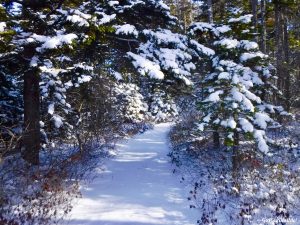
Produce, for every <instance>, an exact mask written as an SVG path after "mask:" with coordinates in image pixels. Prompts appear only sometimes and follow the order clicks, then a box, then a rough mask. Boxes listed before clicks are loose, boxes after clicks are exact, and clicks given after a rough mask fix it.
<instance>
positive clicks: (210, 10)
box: [207, 0, 214, 23]
mask: <svg viewBox="0 0 300 225" xmlns="http://www.w3.org/2000/svg"><path fill="white" fill-rule="evenodd" d="M207 14H208V22H209V23H213V22H214V17H213V15H214V14H213V6H212V0H207Z"/></svg>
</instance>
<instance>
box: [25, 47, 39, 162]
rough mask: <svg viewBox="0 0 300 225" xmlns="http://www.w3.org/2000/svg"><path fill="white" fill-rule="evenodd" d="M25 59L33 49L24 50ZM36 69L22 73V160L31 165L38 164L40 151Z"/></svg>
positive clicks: (32, 52)
mask: <svg viewBox="0 0 300 225" xmlns="http://www.w3.org/2000/svg"><path fill="white" fill-rule="evenodd" d="M24 53H25V54H24V55H25V57H26V58H32V56H33V54H34V48H32V47H26V48H25V49H24ZM39 80H40V79H39V75H38V70H37V68H30V67H29V68H28V69H27V70H26V71H25V73H24V93H23V100H24V134H23V144H24V149H23V151H22V156H23V158H24V159H25V160H26V161H28V162H29V163H31V164H33V165H38V164H39V150H40V92H39Z"/></svg>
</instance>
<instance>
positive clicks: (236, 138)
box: [232, 131, 240, 180]
mask: <svg viewBox="0 0 300 225" xmlns="http://www.w3.org/2000/svg"><path fill="white" fill-rule="evenodd" d="M233 138H234V143H233V152H232V178H233V179H234V180H236V179H237V178H238V172H239V158H240V157H239V133H238V132H237V131H235V132H234V136H233Z"/></svg>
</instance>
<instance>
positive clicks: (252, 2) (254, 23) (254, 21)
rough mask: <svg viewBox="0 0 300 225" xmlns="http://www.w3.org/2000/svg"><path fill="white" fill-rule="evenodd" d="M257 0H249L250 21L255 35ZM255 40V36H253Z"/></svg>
mask: <svg viewBox="0 0 300 225" xmlns="http://www.w3.org/2000/svg"><path fill="white" fill-rule="evenodd" d="M257 4H258V3H257V0H251V8H252V15H253V17H252V21H253V26H254V32H255V35H256V34H257ZM255 40H256V41H257V37H256V36H255Z"/></svg>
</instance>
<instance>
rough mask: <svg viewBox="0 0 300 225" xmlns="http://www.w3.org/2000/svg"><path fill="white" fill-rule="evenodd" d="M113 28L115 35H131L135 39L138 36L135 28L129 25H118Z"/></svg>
mask: <svg viewBox="0 0 300 225" xmlns="http://www.w3.org/2000/svg"><path fill="white" fill-rule="evenodd" d="M114 27H115V28H116V34H125V35H130V34H133V35H134V36H135V37H137V36H138V35H139V33H138V31H137V29H136V28H135V26H133V25H130V24H124V25H118V26H114Z"/></svg>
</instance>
